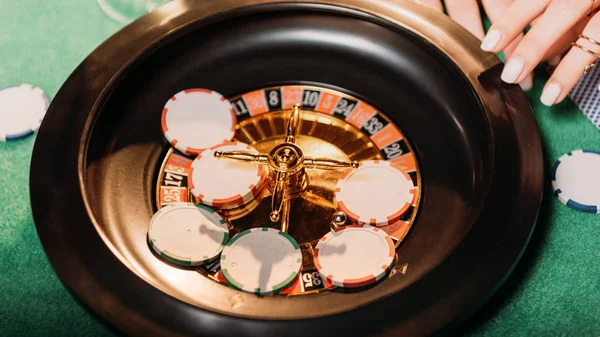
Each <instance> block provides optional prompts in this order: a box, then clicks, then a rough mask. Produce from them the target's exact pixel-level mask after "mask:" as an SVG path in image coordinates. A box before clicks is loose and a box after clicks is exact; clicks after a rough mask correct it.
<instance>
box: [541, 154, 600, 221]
mask: <svg viewBox="0 0 600 337" xmlns="http://www.w3.org/2000/svg"><path fill="white" fill-rule="evenodd" d="M552 187H553V188H554V194H555V195H556V196H557V197H558V199H559V200H560V201H561V202H562V203H563V204H565V205H567V206H568V207H570V208H573V209H575V210H577V211H580V212H587V213H600V152H596V151H585V150H577V151H573V152H569V153H567V154H565V155H563V156H561V157H560V158H559V159H558V160H557V161H556V163H554V166H553V167H552Z"/></svg>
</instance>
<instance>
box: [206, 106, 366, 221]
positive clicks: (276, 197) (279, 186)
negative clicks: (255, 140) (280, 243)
mask: <svg viewBox="0 0 600 337" xmlns="http://www.w3.org/2000/svg"><path fill="white" fill-rule="evenodd" d="M299 125H300V104H295V105H294V109H293V111H292V114H291V116H290V118H289V120H288V121H287V135H286V138H285V142H284V143H282V144H279V145H276V146H275V147H274V148H273V149H271V151H270V152H269V154H263V153H261V154H253V153H250V152H245V151H216V152H215V157H216V158H226V159H232V160H237V161H242V162H254V163H259V164H262V165H268V167H269V176H268V182H267V184H268V186H269V190H270V191H271V193H272V197H273V198H272V201H271V213H270V214H269V218H270V220H271V221H272V222H277V221H279V220H280V219H281V231H282V232H285V233H287V231H288V228H289V215H290V200H291V199H292V198H296V197H298V196H300V195H301V194H302V193H303V192H304V191H305V190H306V188H307V187H308V176H307V175H306V172H305V170H304V169H305V168H314V169H321V170H335V169H343V168H354V169H356V168H358V166H359V164H358V162H357V161H343V160H336V159H332V158H309V157H304V154H303V152H302V149H301V148H300V147H299V146H298V145H296V139H297V136H298V129H299Z"/></svg>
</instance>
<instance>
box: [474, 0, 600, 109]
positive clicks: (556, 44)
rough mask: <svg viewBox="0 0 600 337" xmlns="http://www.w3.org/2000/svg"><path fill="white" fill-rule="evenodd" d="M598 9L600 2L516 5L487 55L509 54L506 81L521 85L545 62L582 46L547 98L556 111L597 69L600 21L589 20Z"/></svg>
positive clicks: (557, 74) (559, 70)
mask: <svg viewBox="0 0 600 337" xmlns="http://www.w3.org/2000/svg"><path fill="white" fill-rule="evenodd" d="M599 5H600V1H595V0H518V1H515V2H514V3H513V4H512V5H511V6H510V7H508V8H507V9H506V11H504V12H503V13H502V15H500V17H499V18H497V19H496V20H495V21H494V23H493V25H492V27H490V30H489V31H488V33H487V35H486V37H485V38H484V40H483V43H482V49H484V50H486V51H491V52H498V51H501V50H506V48H510V50H511V51H512V55H511V57H510V58H508V61H507V62H506V65H505V67H504V71H503V72H502V80H503V81H505V82H507V83H520V82H521V81H524V80H525V79H526V78H527V76H529V74H530V73H531V72H532V71H533V69H534V68H535V67H536V66H537V65H538V64H539V63H540V62H541V61H542V60H544V59H546V58H547V57H548V56H549V55H552V54H556V53H557V52H559V51H561V50H562V49H564V48H565V46H567V49H568V47H570V43H571V42H576V43H577V46H573V47H572V48H571V49H570V50H569V52H568V53H567V54H566V55H565V56H564V58H563V59H562V61H561V62H560V63H559V64H558V66H557V67H556V69H555V70H554V73H553V74H552V76H551V78H550V79H549V80H548V83H546V86H545V87H544V90H543V92H542V96H541V101H542V103H544V104H545V105H548V106H551V105H553V104H555V103H558V102H561V101H562V100H563V99H564V98H565V97H566V96H567V95H568V93H569V92H570V91H571V89H572V88H573V87H574V86H575V84H576V83H577V82H578V80H579V79H580V78H581V76H582V75H583V74H584V71H586V67H591V66H593V65H592V64H594V62H595V61H596V59H598V57H600V54H599V52H600V16H599V15H597V14H595V15H593V16H591V17H588V15H590V14H592V13H593V12H594V10H595V8H596V7H598V6H599ZM534 21H535V22H534ZM532 22H534V24H533V25H532V28H531V29H530V30H529V32H528V33H527V34H526V35H525V37H524V38H523V39H521V41H519V43H518V45H517V46H516V48H514V46H513V44H514V43H513V41H514V39H515V38H516V37H518V36H519V35H520V34H521V32H522V31H523V29H525V27H526V26H527V25H530V24H531V23H532ZM579 34H582V35H581V37H580V35H579Z"/></svg>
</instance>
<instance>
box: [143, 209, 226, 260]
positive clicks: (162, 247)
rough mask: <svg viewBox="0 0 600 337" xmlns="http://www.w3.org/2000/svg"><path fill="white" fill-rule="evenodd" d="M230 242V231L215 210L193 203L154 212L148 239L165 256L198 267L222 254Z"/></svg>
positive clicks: (157, 251)
mask: <svg viewBox="0 0 600 337" xmlns="http://www.w3.org/2000/svg"><path fill="white" fill-rule="evenodd" d="M227 241H229V230H228V228H227V224H226V222H225V220H223V218H222V217H221V216H220V215H219V214H218V213H216V212H215V211H214V210H212V209H210V208H208V207H206V206H203V205H195V204H193V203H185V202H180V203H176V204H172V205H169V206H165V207H163V208H161V209H160V210H159V211H158V212H156V213H155V214H154V216H153V217H152V219H151V220H150V225H149V227H148V242H149V243H150V246H151V247H152V248H153V249H154V251H155V252H156V253H157V254H158V255H160V257H162V258H163V259H165V260H167V261H169V262H171V263H175V264H178V265H181V266H186V267H189V266H197V265H201V264H203V263H205V262H208V261H211V260H213V259H215V258H216V257H218V256H219V254H220V253H221V251H222V250H223V247H225V244H226V243H227Z"/></svg>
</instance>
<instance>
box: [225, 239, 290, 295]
mask: <svg viewBox="0 0 600 337" xmlns="http://www.w3.org/2000/svg"><path fill="white" fill-rule="evenodd" d="M301 267H302V252H301V251H300V246H298V243H297V242H296V241H295V240H294V239H293V238H292V237H291V236H289V235H287V234H285V233H283V232H280V231H279V230H276V229H273V228H266V227H264V228H252V229H249V230H246V231H243V232H241V233H239V234H238V235H236V236H234V237H233V238H232V239H231V241H229V243H227V246H225V249H223V253H222V254H221V271H222V273H223V276H224V277H225V279H226V280H227V282H229V284H231V285H232V286H233V287H234V288H237V289H240V290H244V291H247V292H251V293H255V294H260V295H267V294H273V293H277V292H279V291H281V290H283V289H284V288H285V287H287V286H288V285H289V284H290V283H291V282H293V281H294V280H295V279H296V276H297V275H298V273H299V272H300V268H301Z"/></svg>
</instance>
